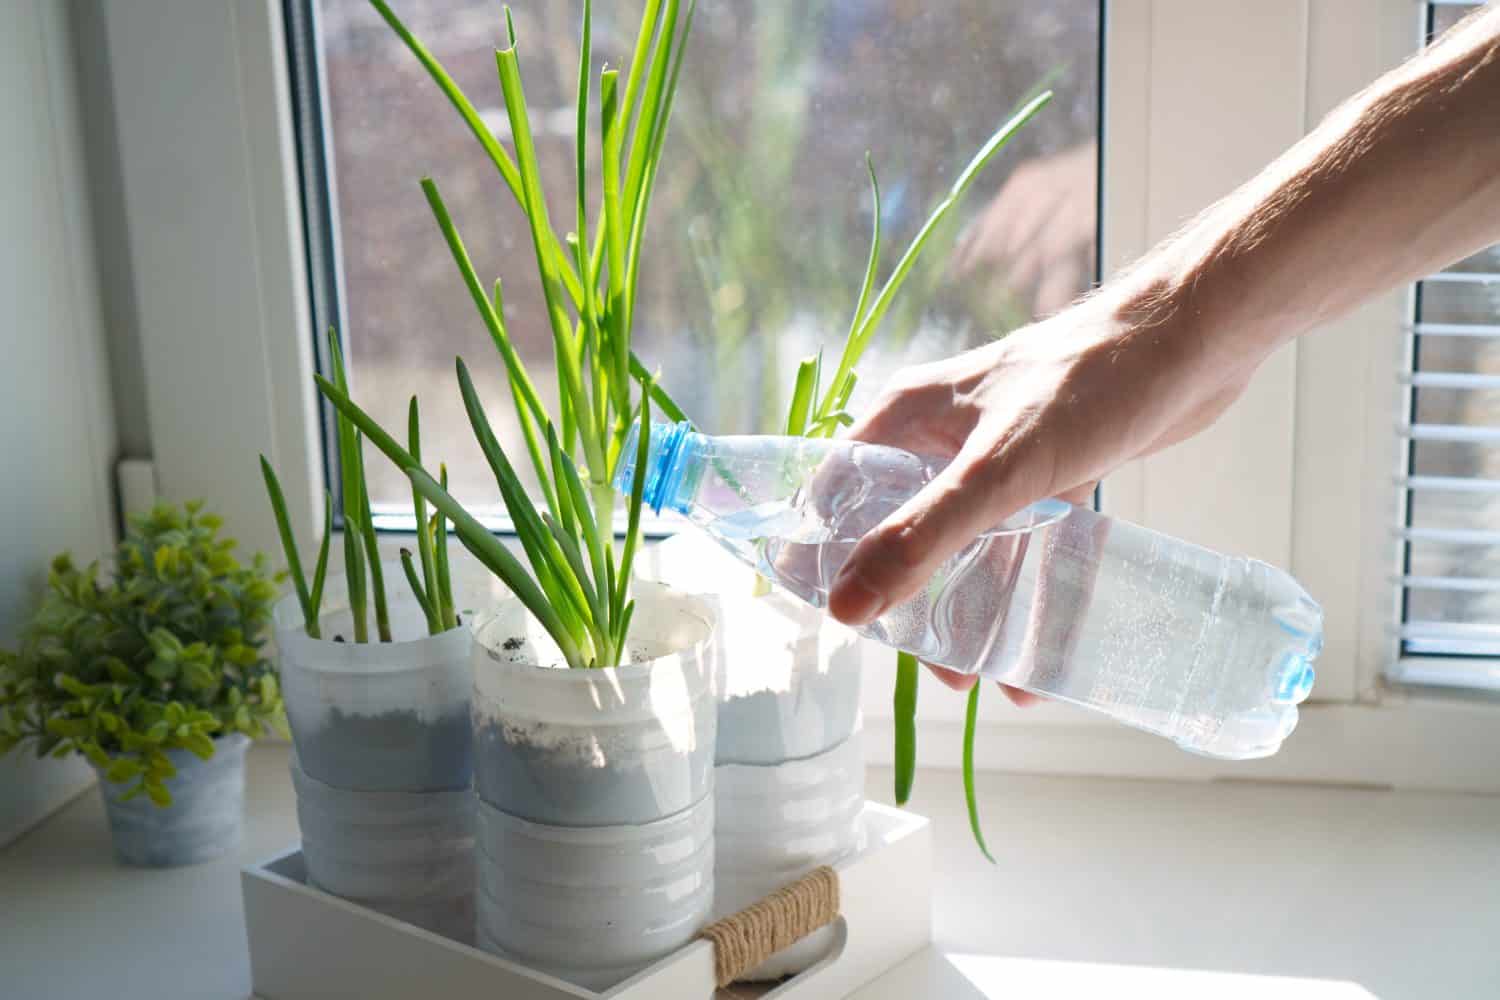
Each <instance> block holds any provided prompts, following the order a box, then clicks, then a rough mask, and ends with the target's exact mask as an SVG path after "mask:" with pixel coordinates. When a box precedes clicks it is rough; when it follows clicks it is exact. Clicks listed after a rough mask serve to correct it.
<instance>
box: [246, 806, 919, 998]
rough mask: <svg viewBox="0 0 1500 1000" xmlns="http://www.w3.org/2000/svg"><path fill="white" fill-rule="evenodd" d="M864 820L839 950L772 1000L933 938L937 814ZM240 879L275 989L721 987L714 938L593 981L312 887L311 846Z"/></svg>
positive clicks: (827, 986)
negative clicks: (546, 970) (577, 982)
mask: <svg viewBox="0 0 1500 1000" xmlns="http://www.w3.org/2000/svg"><path fill="white" fill-rule="evenodd" d="M864 821H865V824H866V828H867V832H868V844H867V846H866V848H865V850H863V851H862V852H860V853H859V854H857V855H855V856H853V857H851V858H846V859H845V860H844V861H842V862H840V863H838V864H837V865H835V866H834V868H835V869H836V870H837V872H838V875H839V894H840V900H841V906H840V917H839V920H838V922H837V924H836V925H835V926H836V933H835V936H834V937H835V943H834V947H833V950H832V952H831V953H830V954H829V956H828V957H827V958H825V959H824V960H823V961H821V962H819V963H818V964H817V965H815V966H813V967H812V968H810V969H808V970H807V971H806V972H803V973H801V974H800V975H797V976H794V977H792V978H790V979H787V980H785V981H783V982H782V983H781V984H779V985H776V986H775V987H774V988H773V989H771V990H770V991H769V992H767V993H765V994H764V996H765V998H767V1000H769V998H773V997H774V998H776V1000H835V998H840V997H844V996H846V995H848V994H849V993H852V992H853V991H855V990H857V989H859V988H860V987H861V986H863V985H864V984H866V983H868V982H870V981H871V980H873V979H874V978H876V977H877V976H879V975H880V974H881V973H883V972H885V971H886V970H888V969H890V968H892V967H894V966H896V965H897V964H899V963H900V962H901V961H903V960H904V959H906V958H907V957H909V956H911V955H912V954H914V953H915V952H917V951H919V950H921V949H922V948H925V947H927V945H928V944H929V943H930V941H931V938H932V843H931V830H930V828H929V824H928V821H927V820H926V819H925V818H924V817H921V816H916V815H913V814H912V813H908V812H902V811H901V810H898V809H892V808H890V807H888V806H882V805H877V804H875V803H867V804H866V806H865V813H864ZM240 885H241V890H242V892H243V894H244V901H245V927H246V931H247V933H248V936H249V939H250V977H251V981H252V983H253V985H254V988H255V994H256V996H257V997H262V998H264V1000H312V998H315V997H319V998H320V997H360V998H362V1000H411V998H414V997H442V998H444V1000H578V998H585V1000H597V998H608V1000H710V998H712V997H714V994H715V989H714V955H713V946H712V945H711V944H709V943H708V942H707V941H702V940H698V941H694V942H692V943H691V944H689V945H687V946H686V947H684V948H682V949H681V950H679V951H677V952H676V953H674V954H672V955H669V956H667V957H666V958H664V959H662V960H661V961H660V962H657V963H656V964H655V965H653V966H651V967H650V968H648V969H645V970H643V971H642V972H640V973H638V974H637V975H635V976H632V977H631V978H630V979H627V980H626V981H625V982H623V983H620V984H619V985H618V986H616V987H614V988H613V989H611V990H609V991H608V992H606V993H592V992H590V991H588V990H585V989H581V988H579V987H577V986H573V985H571V984H568V983H565V982H562V981H561V980H558V979H555V978H553V977H551V976H547V975H544V974H542V973H539V972H533V971H531V970H530V969H527V968H525V967H523V966H520V965H517V964H516V963H514V962H510V961H506V960H505V959H503V958H498V957H496V956H494V955H491V954H488V953H486V952H483V951H479V950H478V949H476V948H473V947H470V946H469V945H466V944H461V943H459V942H457V941H452V940H449V939H448V938H445V937H441V936H439V935H437V934H433V933H431V932H429V931H424V930H422V929H420V928H417V927H413V926H412V925H410V924H406V923H402V922H401V921H399V920H395V919H393V918H391V917H387V916H384V915H382V914H379V913H376V912H374V911H373V910H367V909H365V908H363V907H361V906H359V905H357V904H355V903H351V902H349V901H347V900H344V899H340V898H338V897H337V896H330V895H328V894H327V893H325V892H322V891H320V890H318V889H314V888H311V887H309V886H308V885H307V884H306V872H305V870H304V867H303V864H302V852H301V850H300V849H292V850H289V851H286V852H284V853H282V854H278V855H277V856H276V857H274V858H271V859H269V860H267V861H265V862H263V863H261V864H258V865H251V866H249V867H247V868H245V869H243V870H242V871H241V874H240ZM740 989H741V988H739V987H737V988H736V991H737V992H739V991H740Z"/></svg>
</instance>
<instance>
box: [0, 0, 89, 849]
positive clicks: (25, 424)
mask: <svg viewBox="0 0 1500 1000" xmlns="http://www.w3.org/2000/svg"><path fill="white" fill-rule="evenodd" d="M67 14H68V8H67V7H66V6H64V5H61V4H57V3H54V2H52V0H0V23H3V24H4V25H5V30H4V31H0V121H4V122H5V123H6V141H5V142H4V143H0V234H4V235H3V237H0V302H3V303H4V310H5V311H4V314H3V316H4V319H3V321H0V322H3V325H0V400H3V401H4V402H3V411H0V415H3V418H0V456H3V458H4V461H5V467H6V468H5V474H4V475H0V643H3V644H5V645H7V646H9V645H11V644H13V643H14V641H15V639H16V634H17V631H18V629H19V627H20V625H21V623H22V622H23V621H24V620H25V618H26V616H27V615H28V614H30V612H31V611H32V609H33V608H34V607H35V604H36V601H37V599H38V597H39V595H40V591H41V588H42V586H43V584H44V583H45V580H46V569H47V564H48V561H49V560H50V558H51V557H52V555H53V554H55V553H57V552H59V551H62V550H65V549H68V550H72V551H73V552H75V553H76V554H77V555H78V556H79V557H80V558H91V557H93V556H95V555H97V554H98V553H100V552H102V551H104V550H106V549H107V548H108V547H109V546H110V544H111V543H112V541H113V535H114V522H115V518H114V511H113V501H112V498H111V489H110V482H111V477H110V470H111V468H112V464H113V461H114V457H115V454H116V450H117V442H116V439H115V432H114V416H113V407H112V400H111V391H110V380H109V375H108V353H107V348H106V341H105V335H104V325H103V322H102V319H101V310H100V306H99V295H98V278H97V274H96V269H95V262H94V254H93V241H92V237H91V229H92V220H91V217H90V206H89V198H88V187H87V180H86V177H85V170H84V161H83V135H84V131H83V122H82V120H81V116H80V113H79V99H78V92H77V87H76V80H77V76H76V61H77V60H76V57H75V52H74V48H73V36H72V32H71V30H70V26H69V23H68V16H67ZM90 780H91V775H90V772H89V770H88V768H87V766H86V765H83V764H82V762H81V761H77V760H72V761H69V762H66V763H59V762H54V761H41V762H38V761H36V760H34V759H33V758H31V757H30V756H29V755H23V754H22V753H17V754H12V755H11V756H10V757H9V758H6V759H4V760H0V844H3V843H5V842H6V841H7V840H9V839H11V838H12V837H14V836H15V835H16V834H17V833H18V832H20V831H21V830H23V829H25V828H26V826H27V825H29V824H30V823H31V822H34V821H35V819H37V818H38V817H39V816H41V815H45V813H46V812H47V811H49V810H50V809H51V808H54V807H56V806H57V805H58V804H60V803H61V802H63V801H66V799H67V798H68V797H70V796H71V795H72V794H74V793H75V792H77V791H78V790H79V789H80V788H82V787H84V786H85V785H86V784H87V783H88V782H89V781H90Z"/></svg>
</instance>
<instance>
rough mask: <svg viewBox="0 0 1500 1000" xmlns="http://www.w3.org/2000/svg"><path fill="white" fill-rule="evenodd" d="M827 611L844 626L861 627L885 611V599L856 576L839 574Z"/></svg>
mask: <svg viewBox="0 0 1500 1000" xmlns="http://www.w3.org/2000/svg"><path fill="white" fill-rule="evenodd" d="M828 610H829V611H831V612H833V616H834V617H835V618H837V619H838V620H839V621H841V622H843V623H844V624H845V625H863V624H865V623H866V622H868V621H871V620H872V619H874V618H877V617H879V615H880V612H882V611H884V610H885V598H884V597H883V596H881V594H880V593H879V591H877V590H875V589H874V588H872V587H871V586H870V585H869V584H867V583H865V581H864V580H863V579H862V578H860V576H859V575H858V574H853V573H850V574H843V573H840V574H839V577H838V579H836V580H835V581H834V583H833V593H832V594H831V595H830V599H829V602H828Z"/></svg>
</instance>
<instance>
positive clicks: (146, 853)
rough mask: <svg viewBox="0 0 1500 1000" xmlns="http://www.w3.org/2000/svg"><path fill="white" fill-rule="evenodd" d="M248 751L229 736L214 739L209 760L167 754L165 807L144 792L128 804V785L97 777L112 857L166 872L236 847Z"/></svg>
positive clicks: (240, 739) (242, 740) (239, 738)
mask: <svg viewBox="0 0 1500 1000" xmlns="http://www.w3.org/2000/svg"><path fill="white" fill-rule="evenodd" d="M249 746H250V739H249V737H247V736H244V735H243V734H240V733H234V734H232V735H229V736H225V737H223V738H221V739H217V740H214V755H213V756H212V757H210V758H209V759H208V760H204V759H202V758H201V757H199V756H198V755H197V754H194V753H191V752H189V751H187V750H168V751H167V757H168V759H170V760H171V761H172V764H173V766H175V767H176V768H177V773H176V775H174V776H173V777H171V778H168V779H167V782H166V784H167V791H168V792H170V793H171V795H172V804H171V805H169V806H167V807H165V808H162V807H160V806H158V805H156V804H155V803H153V802H152V801H151V800H150V799H149V798H147V797H146V795H145V794H144V793H142V794H140V795H136V796H134V797H132V798H130V799H128V800H127V799H126V798H125V796H126V795H127V794H128V793H129V792H130V789H131V787H132V785H133V782H123V783H120V784H116V783H115V782H112V781H108V780H106V779H105V778H104V775H103V774H102V773H100V775H99V792H100V794H101V795H102V796H103V797H104V811H105V815H106V817H107V818H108V819H109V832H110V840H111V842H112V843H113V845H114V851H115V857H116V858H117V859H118V860H119V861H120V862H121V863H122V864H127V865H138V866H140V867H144V868H168V867H175V866H178V865H194V864H197V863H199V862H200V861H208V860H210V859H211V858H217V857H219V856H220V855H222V854H225V853H227V852H228V851H230V850H232V849H233V848H234V847H236V846H237V845H238V844H239V842H240V833H241V829H242V827H243V825H244V816H245V750H246V749H247V748H248V747H249ZM96 770H98V769H97V768H96Z"/></svg>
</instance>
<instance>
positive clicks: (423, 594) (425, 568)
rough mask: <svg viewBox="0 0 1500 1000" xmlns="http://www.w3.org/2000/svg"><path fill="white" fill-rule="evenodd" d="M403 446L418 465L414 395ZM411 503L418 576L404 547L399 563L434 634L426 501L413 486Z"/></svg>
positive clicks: (438, 622) (437, 627)
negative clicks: (415, 530)
mask: <svg viewBox="0 0 1500 1000" xmlns="http://www.w3.org/2000/svg"><path fill="white" fill-rule="evenodd" d="M518 408H519V405H518ZM406 447H407V450H408V451H410V452H411V457H412V461H413V462H416V463H417V464H418V465H421V464H422V415H421V411H420V410H419V408H418V406H417V397H416V396H413V397H412V398H411V402H409V403H408V404H407V406H406ZM411 503H412V510H413V511H415V513H416V522H417V554H418V557H419V558H420V559H421V562H422V575H421V577H420V579H419V578H418V577H417V574H416V573H415V572H413V569H412V567H411V553H410V552H408V551H407V550H406V549H402V550H401V563H402V566H403V567H404V568H405V569H406V578H407V582H408V583H410V584H411V589H412V594H413V595H415V596H416V598H417V603H418V604H420V605H421V606H422V613H423V614H424V615H426V617H427V631H428V633H429V634H431V635H437V634H439V633H440V632H442V631H443V622H442V619H441V618H440V617H439V614H438V606H437V573H436V567H435V566H434V564H433V559H434V553H433V550H432V536H431V535H430V534H428V533H427V501H426V500H424V499H423V498H422V494H421V493H418V492H417V491H416V489H413V490H412V491H411Z"/></svg>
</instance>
